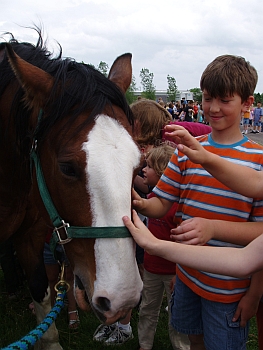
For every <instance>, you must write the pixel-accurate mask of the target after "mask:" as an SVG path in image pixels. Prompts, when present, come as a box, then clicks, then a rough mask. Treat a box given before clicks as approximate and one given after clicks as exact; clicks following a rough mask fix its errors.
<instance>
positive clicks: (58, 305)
mask: <svg viewBox="0 0 263 350" xmlns="http://www.w3.org/2000/svg"><path fill="white" fill-rule="evenodd" d="M66 292H67V291H66V289H65V288H61V290H59V291H58V292H57V298H56V302H55V305H54V307H53V308H52V309H51V311H50V312H49V314H47V316H46V317H45V318H44V320H43V321H42V322H41V323H40V324H39V325H38V326H37V327H36V328H35V329H33V330H32V331H31V332H29V333H28V334H27V335H26V336H25V337H24V338H22V339H20V340H18V341H16V342H15V343H13V344H10V345H8V346H7V347H5V348H2V349H1V350H11V349H12V350H21V349H23V350H27V349H29V347H30V346H34V345H35V343H36V342H37V341H38V340H39V339H40V338H41V337H42V336H43V334H44V333H45V332H46V331H47V330H48V328H49V327H50V326H51V324H52V323H53V322H54V321H55V320H56V318H57V317H58V315H59V313H60V311H61V310H62V308H63V307H64V304H65V303H64V299H65V295H66Z"/></svg>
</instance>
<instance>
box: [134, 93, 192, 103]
mask: <svg viewBox="0 0 263 350" xmlns="http://www.w3.org/2000/svg"><path fill="white" fill-rule="evenodd" d="M141 94H142V91H134V95H135V96H141ZM155 96H156V100H158V97H161V98H162V99H163V101H164V102H169V101H168V94H167V90H156V91H155ZM182 99H185V100H186V101H189V100H193V93H192V92H191V91H189V90H178V92H177V94H176V96H175V99H174V101H181V100H182Z"/></svg>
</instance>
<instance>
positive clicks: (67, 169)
mask: <svg viewBox="0 0 263 350" xmlns="http://www.w3.org/2000/svg"><path fill="white" fill-rule="evenodd" d="M59 168H60V170H61V172H62V173H63V174H64V175H67V176H71V177H76V176H77V173H76V171H75V168H74V167H73V165H71V164H68V163H64V164H59Z"/></svg>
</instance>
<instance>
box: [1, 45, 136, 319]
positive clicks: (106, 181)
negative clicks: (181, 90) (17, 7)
mask: <svg viewBox="0 0 263 350" xmlns="http://www.w3.org/2000/svg"><path fill="white" fill-rule="evenodd" d="M6 51H7V54H8V59H9V63H10V65H11V67H12V69H13V72H14V74H15V76H16V79H17V81H18V82H19V83H20V84H21V86H22V88H23V90H24V96H23V99H24V103H25V105H26V106H27V108H28V109H29V111H30V114H29V123H28V128H29V130H31V134H32V137H31V141H32V144H33V149H34V154H35V155H36V157H37V161H38V164H39V167H41V172H42V176H43V179H44V180H43V181H44V186H45V191H46V192H47V193H48V194H49V196H50V199H51V201H52V205H53V207H54V208H55V209H56V215H58V216H59V217H60V218H62V219H63V223H64V222H65V223H66V225H65V226H64V227H62V229H60V228H59V229H57V228H56V230H55V232H56V233H54V235H55V241H56V242H57V241H58V243H60V244H63V247H64V249H65V252H66V254H67V257H68V259H69V261H70V263H71V265H72V268H73V271H74V274H75V276H76V279H77V283H76V286H75V290H76V293H75V295H76V299H77V301H78V304H79V306H80V307H81V308H82V309H87V308H88V306H87V301H86V300H85V293H86V294H87V295H88V298H89V301H90V304H91V306H92V308H93V309H94V311H95V312H96V314H97V316H98V317H99V319H100V320H101V321H102V322H104V323H106V324H110V323H113V322H115V321H116V320H117V319H120V318H122V317H124V316H125V315H126V313H127V312H128V311H129V310H130V309H131V308H133V307H134V306H136V305H137V303H138V301H139V298H140V293H141V289H142V281H141V279H140V276H139V273H138V268H137V264H136V261H135V245H134V242H133V240H132V238H131V237H127V236H126V237H125V238H119V237H118V235H117V238H112V237H111V236H113V237H116V236H114V231H115V230H116V231H118V228H119V229H122V228H123V222H122V217H123V216H124V215H128V216H130V214H131V185H132V180H133V176H134V171H135V169H136V168H137V167H138V166H139V163H140V159H141V155H140V151H139V149H138V146H137V144H136V143H135V142H134V140H133V138H132V129H133V119H132V113H131V111H130V109H129V106H128V104H127V102H126V100H125V97H124V93H125V91H126V90H127V88H128V87H129V85H130V82H131V77H132V69H131V55H130V54H124V55H122V56H120V57H118V58H117V59H116V60H115V62H114V63H113V65H112V67H111V69H110V73H109V77H108V78H106V77H104V76H103V75H102V74H101V73H99V72H98V71H96V70H95V69H93V68H92V67H91V66H89V65H85V64H82V63H77V62H75V61H73V60H70V59H66V60H58V61H59V62H58V61H57V62H56V65H57V66H56V69H54V70H55V73H54V72H53V71H52V69H50V71H49V72H48V71H47V69H44V68H43V69H42V67H41V66H39V67H37V66H36V65H34V64H32V63H29V62H28V60H25V59H22V58H21V57H20V56H19V55H18V54H16V53H15V51H14V50H13V49H12V46H11V45H10V44H7V45H6ZM38 177H39V175H38V173H37V166H33V175H32V179H33V181H32V183H33V184H32V188H31V190H30V199H31V201H32V202H34V203H37V206H38V208H39V210H40V213H41V216H42V217H43V218H44V220H45V222H46V224H47V225H48V226H49V227H53V228H54V226H55V225H54V221H53V220H52V218H51V217H50V215H49V214H50V213H49V211H48V210H47V206H48V205H46V206H45V205H44V203H43V198H41V196H42V197H43V194H42V193H41V191H40V189H39V186H38V183H37V178H38ZM41 186H42V185H41ZM44 202H45V201H44ZM62 226H63V225H62ZM66 226H67V227H69V230H70V228H72V227H74V228H87V227H88V228H99V232H100V234H99V235H98V237H97V236H96V234H93V233H92V235H91V236H90V237H91V238H86V237H89V236H86V235H85V234H84V235H82V230H76V232H77V233H74V234H72V235H71V236H70V235H69V236H67V229H65V227H66ZM109 227H111V233H107V234H104V231H105V232H106V231H107V230H108V228H109ZM60 230H62V231H63V232H61V231H60ZM73 231H74V230H73ZM74 232H75V231H74ZM57 234H58V235H59V239H58V238H57ZM60 235H61V236H62V238H61V237H60ZM65 235H66V237H64V236H65ZM84 292H85V293H84Z"/></svg>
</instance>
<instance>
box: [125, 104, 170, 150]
mask: <svg viewBox="0 0 263 350" xmlns="http://www.w3.org/2000/svg"><path fill="white" fill-rule="evenodd" d="M130 107H131V110H132V113H133V116H134V120H135V127H134V129H135V130H134V139H135V141H137V142H138V143H139V144H140V145H154V144H155V141H156V140H157V139H161V134H162V129H163V127H164V126H165V125H167V124H168V123H169V122H170V121H171V120H172V116H171V114H170V113H169V112H168V111H167V110H166V109H165V108H163V107H162V106H161V105H160V104H159V103H157V102H155V101H152V100H147V99H141V100H140V101H136V102H134V103H132V104H131V106H130Z"/></svg>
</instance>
